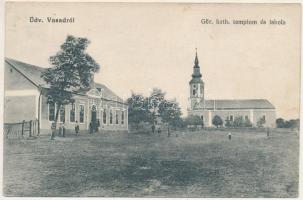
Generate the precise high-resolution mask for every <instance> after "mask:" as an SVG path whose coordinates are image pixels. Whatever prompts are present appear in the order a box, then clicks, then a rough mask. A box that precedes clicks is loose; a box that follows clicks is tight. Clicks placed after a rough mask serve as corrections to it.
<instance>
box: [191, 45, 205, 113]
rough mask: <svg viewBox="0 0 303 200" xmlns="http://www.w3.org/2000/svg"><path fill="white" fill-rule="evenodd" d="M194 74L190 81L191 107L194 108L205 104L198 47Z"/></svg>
mask: <svg viewBox="0 0 303 200" xmlns="http://www.w3.org/2000/svg"><path fill="white" fill-rule="evenodd" d="M194 64H195V65H194V67H193V74H192V75H191V76H192V78H191V80H190V82H189V87H190V96H189V98H190V107H189V108H190V109H191V110H194V109H197V108H202V107H203V105H204V82H203V80H202V79H201V77H202V75H201V73H200V66H199V59H198V52H197V48H196V57H195V61H194Z"/></svg>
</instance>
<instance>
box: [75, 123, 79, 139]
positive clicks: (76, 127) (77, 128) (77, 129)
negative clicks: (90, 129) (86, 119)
mask: <svg viewBox="0 0 303 200" xmlns="http://www.w3.org/2000/svg"><path fill="white" fill-rule="evenodd" d="M79 130H80V127H79V124H78V121H76V125H75V132H76V136H78V133H79Z"/></svg>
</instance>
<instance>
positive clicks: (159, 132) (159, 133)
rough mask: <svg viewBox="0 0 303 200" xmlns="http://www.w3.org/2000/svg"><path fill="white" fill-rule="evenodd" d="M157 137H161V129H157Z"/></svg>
mask: <svg viewBox="0 0 303 200" xmlns="http://www.w3.org/2000/svg"><path fill="white" fill-rule="evenodd" d="M158 135H159V136H160V135H161V128H160V127H159V128H158Z"/></svg>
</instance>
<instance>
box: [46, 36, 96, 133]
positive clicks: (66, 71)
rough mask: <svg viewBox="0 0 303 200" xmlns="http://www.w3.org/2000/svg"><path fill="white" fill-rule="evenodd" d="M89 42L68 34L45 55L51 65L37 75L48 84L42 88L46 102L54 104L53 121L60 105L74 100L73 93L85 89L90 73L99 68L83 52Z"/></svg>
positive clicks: (88, 83)
mask: <svg viewBox="0 0 303 200" xmlns="http://www.w3.org/2000/svg"><path fill="white" fill-rule="evenodd" d="M89 43H90V42H89V40H88V39H86V38H80V37H74V36H71V35H68V36H67V38H66V40H65V42H64V43H63V44H62V45H61V46H60V51H59V52H57V53H56V55H54V56H51V57H50V58H49V62H50V64H51V68H48V69H47V70H46V71H44V72H42V74H41V77H42V78H43V79H44V80H45V82H46V83H47V84H48V86H49V88H48V89H47V90H46V91H45V93H46V95H47V100H48V103H50V102H52V103H56V104H57V111H56V117H55V124H57V121H58V115H59V110H60V109H61V107H62V106H64V105H67V104H70V103H73V102H74V99H73V92H77V91H79V90H81V89H87V88H89V86H90V83H91V81H92V79H93V74H94V73H95V72H97V71H98V70H99V69H100V66H99V65H98V64H97V63H96V62H95V60H94V59H93V58H92V57H91V56H90V55H88V54H87V53H86V52H85V50H86V48H87V46H88V44H89ZM52 137H53V136H52Z"/></svg>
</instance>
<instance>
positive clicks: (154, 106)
mask: <svg viewBox="0 0 303 200" xmlns="http://www.w3.org/2000/svg"><path fill="white" fill-rule="evenodd" d="M147 101H148V109H149V112H150V113H151V119H152V122H153V123H155V120H156V118H157V116H158V115H159V113H158V112H159V107H160V105H161V104H163V103H165V102H166V100H165V92H163V91H162V90H161V89H159V88H153V90H152V92H151V94H150V96H149V97H148V98H147Z"/></svg>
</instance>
